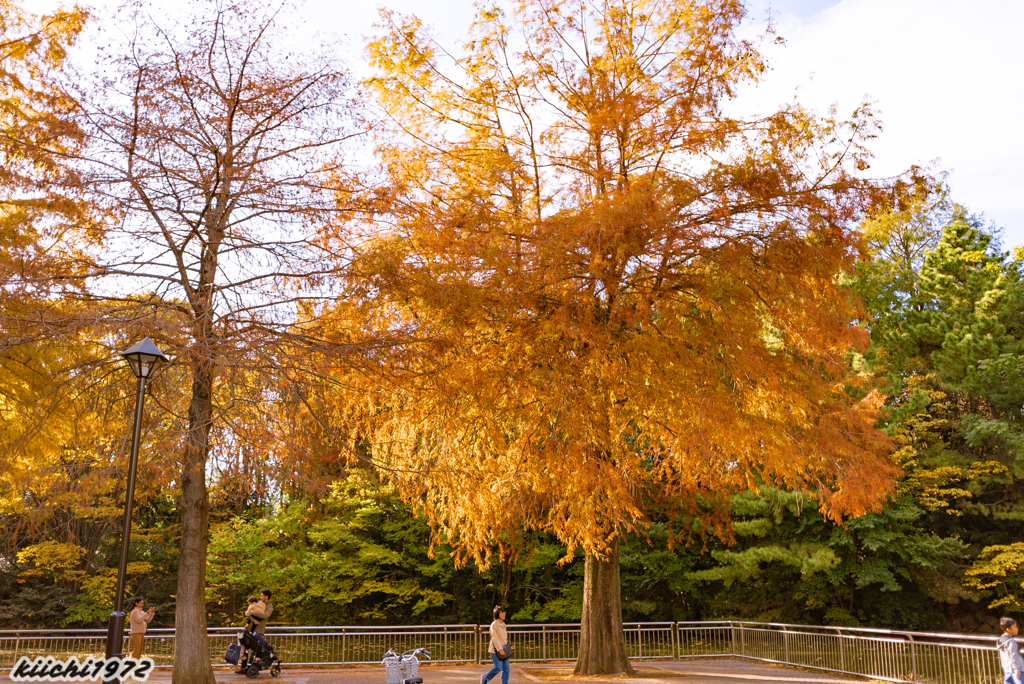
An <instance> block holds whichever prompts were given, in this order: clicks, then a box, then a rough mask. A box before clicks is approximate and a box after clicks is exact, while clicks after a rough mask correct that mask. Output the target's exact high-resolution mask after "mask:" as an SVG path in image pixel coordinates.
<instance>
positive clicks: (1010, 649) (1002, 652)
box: [996, 617, 1024, 684]
mask: <svg viewBox="0 0 1024 684" xmlns="http://www.w3.org/2000/svg"><path fill="white" fill-rule="evenodd" d="M999 627H1000V628H1001V629H1002V630H1003V636H1001V637H999V641H997V642H996V648H997V649H998V650H999V664H1000V665H1002V666H1003V684H1021V674H1022V673H1024V658H1021V656H1020V646H1018V645H1017V640H1016V639H1014V638H1013V637H1015V636H1017V630H1018V628H1017V621H1016V620H1014V619H1013V618H1012V617H1004V618H1003V619H1002V620H1000V621H999Z"/></svg>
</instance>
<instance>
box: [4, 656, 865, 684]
mask: <svg viewBox="0 0 1024 684" xmlns="http://www.w3.org/2000/svg"><path fill="white" fill-rule="evenodd" d="M569 666H570V665H569V664H566V663H562V664H559V665H550V664H545V665H540V664H532V663H531V664H517V663H515V662H514V661H513V665H512V677H511V679H510V680H509V684H535V683H537V682H550V681H551V679H550V678H548V677H543V678H538V677H536V676H533V675H531V674H530V673H531V672H532V673H533V674H535V675H539V674H541V672H540V671H542V670H543V669H561V670H565V668H566V667H569ZM634 666H635V667H639V672H638V675H639V676H638V677H637V678H633V679H612V680H603V681H604V682H607V683H608V684H851V683H852V682H865V681H867V680H864V679H854V678H848V677H834V676H830V675H826V674H815V673H812V672H805V671H802V670H796V669H792V668H787V667H776V666H773V665H767V664H763V663H755V662H750V661H745V660H740V659H721V660H718V659H715V660H712V659H707V660H684V661H680V662H644V663H642V664H635V665H634ZM485 671H486V669H485V666H483V665H474V666H453V665H441V664H432V665H424V666H422V667H421V668H420V676H422V677H423V684H479V682H480V675H481V674H483V673H484V672H485ZM552 674H554V673H552ZM216 676H217V684H249V683H250V682H251V683H252V684H385V680H384V670H383V668H380V667H349V668H337V669H329V668H300V667H288V666H287V665H286V666H285V667H284V669H283V671H282V672H281V676H280V677H278V678H277V679H274V678H272V677H271V676H270V675H269V674H267V673H266V672H263V673H261V674H260V676H259V677H258V678H257V679H247V678H246V677H245V676H244V675H236V674H234V673H232V672H230V671H228V670H223V669H218V670H216ZM9 681H10V680H9V679H8V678H7V677H6V676H4V675H0V682H9ZM130 681H131V680H129V682H130ZM148 681H149V682H152V684H170V681H171V673H170V671H169V670H157V671H156V672H155V673H153V676H151V677H150V678H149V680H148ZM500 682H501V680H500V679H494V680H492V681H491V684H500ZM586 682H587V684H602V680H600V679H597V678H594V679H590V678H588V679H587V680H586ZM126 684H128V682H126Z"/></svg>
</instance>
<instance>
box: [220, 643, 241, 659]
mask: <svg viewBox="0 0 1024 684" xmlns="http://www.w3.org/2000/svg"><path fill="white" fill-rule="evenodd" d="M241 656H242V645H241V644H239V643H238V642H237V641H235V642H234V643H231V644H228V652H227V653H225V654H224V661H225V662H228V663H231V664H232V665H237V664H238V659H239V658H240V657H241Z"/></svg>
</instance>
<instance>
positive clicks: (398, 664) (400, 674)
mask: <svg viewBox="0 0 1024 684" xmlns="http://www.w3.org/2000/svg"><path fill="white" fill-rule="evenodd" d="M420 655H421V656H423V657H425V658H426V659H427V660H430V651H428V650H427V649H425V648H417V649H414V650H412V651H406V652H405V653H403V654H402V655H398V654H397V653H395V652H394V651H392V650H391V649H388V652H387V653H385V654H384V659H383V660H381V661H380V662H381V664H382V665H384V676H385V677H387V680H388V684H423V678H422V677H417V676H416V675H417V674H418V670H419V667H420V661H419V660H418V659H417V658H416V656H420Z"/></svg>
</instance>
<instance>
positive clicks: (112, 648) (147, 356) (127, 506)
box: [106, 337, 167, 658]
mask: <svg viewBox="0 0 1024 684" xmlns="http://www.w3.org/2000/svg"><path fill="white" fill-rule="evenodd" d="M121 356H123V357H124V358H125V360H127V361H128V365H129V366H130V367H131V369H132V372H133V373H135V377H136V379H137V390H136V395H135V423H134V425H133V426H132V453H131V459H130V460H129V461H128V483H127V486H126V487H125V502H124V520H123V521H122V523H121V558H120V561H119V563H118V566H117V588H116V589H115V590H114V612H112V613H111V614H110V619H109V621H108V622H107V648H106V656H107V657H108V658H121V657H123V654H122V652H121V648H122V646H123V645H124V584H125V575H126V574H127V572H128V544H129V542H130V541H131V533H132V507H133V505H134V503H135V472H136V470H137V469H138V465H139V436H140V434H141V433H142V407H143V405H144V403H145V399H146V381H147V380H149V379H150V378H152V377H153V374H154V371H155V370H156V368H157V367H158V366H159V365H160V364H161V363H163V362H165V361H166V360H167V357H166V356H164V353H163V352H161V351H160V350H159V349H157V347H156V345H155V344H153V343H152V342H151V341H150V339H149V338H148V337H147V338H146V339H144V340H143V341H142V342H139V343H138V344H137V345H135V346H134V347H132V348H131V349H129V350H128V351H126V352H124V353H123V354H121Z"/></svg>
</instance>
